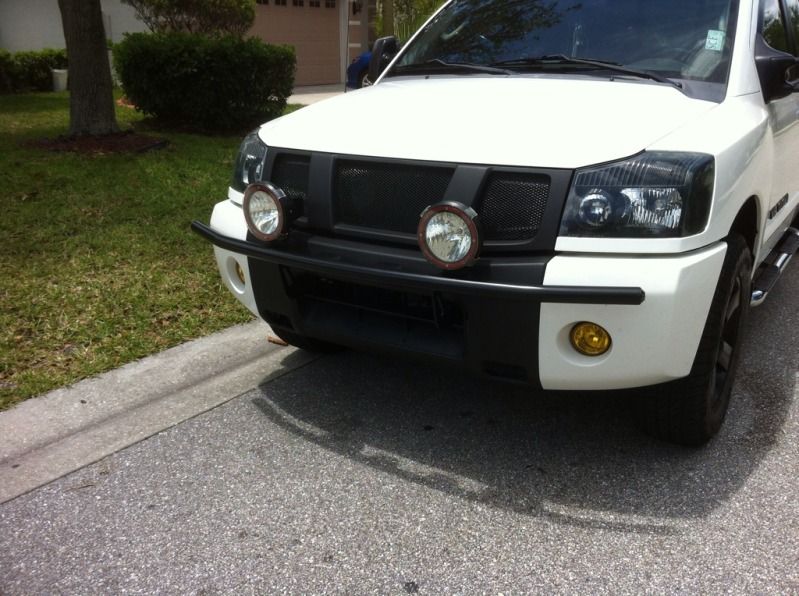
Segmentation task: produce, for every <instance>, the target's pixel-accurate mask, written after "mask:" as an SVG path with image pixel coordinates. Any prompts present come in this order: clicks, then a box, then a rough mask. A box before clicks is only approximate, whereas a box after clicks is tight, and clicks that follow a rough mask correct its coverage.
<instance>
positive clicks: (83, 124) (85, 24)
mask: <svg viewBox="0 0 799 596" xmlns="http://www.w3.org/2000/svg"><path fill="white" fill-rule="evenodd" d="M58 8H59V9H60V10H61V22H62V24H63V27H64V39H65V40H66V42H67V59H68V60H69V134H70V135H105V134H111V133H114V132H119V127H118V126H117V120H116V114H115V113H114V94H113V84H112V82H111V67H110V65H109V63H108V47H107V45H106V40H105V29H104V27H103V13H102V10H101V9H100V0H58Z"/></svg>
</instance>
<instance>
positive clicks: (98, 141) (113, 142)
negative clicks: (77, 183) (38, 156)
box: [25, 131, 169, 155]
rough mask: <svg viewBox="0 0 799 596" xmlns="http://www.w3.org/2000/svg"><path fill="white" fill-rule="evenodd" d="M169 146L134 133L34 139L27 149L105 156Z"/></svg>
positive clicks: (158, 140) (156, 139) (163, 142)
mask: <svg viewBox="0 0 799 596" xmlns="http://www.w3.org/2000/svg"><path fill="white" fill-rule="evenodd" d="M168 144H169V141H167V140H166V139H159V138H156V137H151V136H148V135H143V134H139V133H135V132H133V131H127V132H120V133H116V134H110V135H101V136H88V135H81V136H75V137H70V136H60V137H56V138H54V139H34V140H32V141H28V142H26V143H25V146H26V147H32V148H34V149H44V150H46V151H73V152H75V153H83V154H87V153H88V154H92V155H103V154H108V153H144V152H145V151H151V150H153V149H162V148H164V147H166V146H167V145H168Z"/></svg>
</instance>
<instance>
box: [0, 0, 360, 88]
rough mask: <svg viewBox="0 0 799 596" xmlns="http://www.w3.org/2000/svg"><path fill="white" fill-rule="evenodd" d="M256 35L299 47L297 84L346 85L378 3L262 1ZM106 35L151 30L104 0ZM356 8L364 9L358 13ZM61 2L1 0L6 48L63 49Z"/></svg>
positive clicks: (116, 2) (116, 1)
mask: <svg viewBox="0 0 799 596" xmlns="http://www.w3.org/2000/svg"><path fill="white" fill-rule="evenodd" d="M258 2H259V3H258V4H257V5H256V8H255V10H256V13H255V23H254V25H253V27H252V29H251V30H250V34H251V35H255V36H257V37H260V38H261V39H263V40H264V41H266V42H268V43H277V44H287V45H291V46H294V48H295V51H296V54H297V76H296V79H295V83H296V84H297V85H324V84H334V83H343V82H344V79H345V72H346V68H347V66H348V65H349V63H350V62H351V61H352V60H353V59H354V58H355V57H356V56H358V55H359V54H360V53H361V52H364V51H366V50H367V49H368V48H369V41H370V40H369V17H368V16H367V15H369V14H372V12H373V10H374V9H373V8H372V10H371V11H370V6H371V7H373V5H374V0H357V2H355V1H354V0H258ZM101 5H102V10H103V20H104V23H105V28H106V36H107V37H108V38H110V39H112V40H113V41H115V42H117V41H121V40H122V37H123V34H124V33H133V32H137V31H146V30H147V28H146V27H145V26H144V24H143V23H142V22H141V21H139V20H138V19H137V18H136V14H135V12H134V10H133V9H132V8H131V7H130V6H128V5H126V4H122V3H121V2H120V0H101ZM353 6H357V7H358V8H359V9H358V10H357V11H356V10H354V9H353ZM64 46H65V43H64V33H63V30H62V28H61V13H60V12H59V10H58V3H57V2H56V0H0V48H3V49H6V50H9V51H11V52H18V51H22V50H39V49H42V48H63V47H64Z"/></svg>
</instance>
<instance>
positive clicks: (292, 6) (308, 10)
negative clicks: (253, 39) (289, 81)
mask: <svg viewBox="0 0 799 596" xmlns="http://www.w3.org/2000/svg"><path fill="white" fill-rule="evenodd" d="M344 1H346V0H258V5H257V6H256V9H255V23H254V25H253V28H252V29H251V30H250V33H251V34H252V35H255V36H257V37H260V38H261V39H263V40H264V41H267V42H269V43H275V44H286V45H290V46H294V49H295V51H296V53H297V76H296V79H295V84H297V85H324V84H329V83H340V82H341V46H340V40H339V28H340V25H339V23H340V16H339V6H340V3H341V2H344Z"/></svg>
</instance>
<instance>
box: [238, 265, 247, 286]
mask: <svg viewBox="0 0 799 596" xmlns="http://www.w3.org/2000/svg"><path fill="white" fill-rule="evenodd" d="M236 276H237V277H238V278H239V281H240V282H241V283H242V285H243V284H245V283H247V282H246V280H245V279H244V269H242V268H241V265H239V263H238V261H237V262H236Z"/></svg>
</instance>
